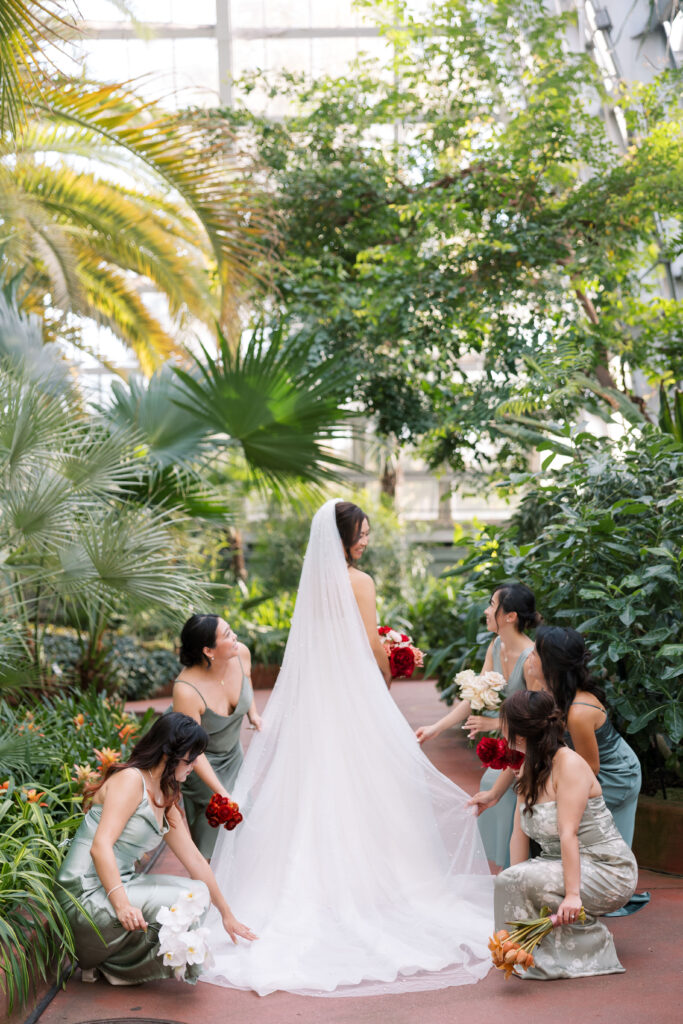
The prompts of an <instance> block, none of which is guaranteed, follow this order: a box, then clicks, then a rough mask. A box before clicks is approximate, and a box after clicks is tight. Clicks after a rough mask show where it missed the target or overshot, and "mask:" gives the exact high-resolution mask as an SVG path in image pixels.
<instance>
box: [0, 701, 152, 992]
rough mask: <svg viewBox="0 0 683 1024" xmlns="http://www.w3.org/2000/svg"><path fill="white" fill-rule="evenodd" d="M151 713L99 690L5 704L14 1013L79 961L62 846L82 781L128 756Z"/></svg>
mask: <svg viewBox="0 0 683 1024" xmlns="http://www.w3.org/2000/svg"><path fill="white" fill-rule="evenodd" d="M152 714H153V712H148V713H147V714H146V715H145V716H143V718H142V719H141V720H138V719H135V718H134V717H133V716H131V715H128V714H126V711H125V708H124V704H123V701H121V700H117V699H115V698H108V697H106V696H105V695H103V694H98V693H95V691H94V690H92V691H90V692H89V693H63V694H59V695H58V696H56V697H54V698H51V699H46V698H43V699H41V700H38V701H37V702H35V703H34V704H32V705H31V706H30V707H26V706H25V705H24V706H22V707H21V708H17V707H14V706H12V705H11V704H10V703H8V702H7V701H6V700H0V721H2V722H3V726H4V731H3V734H2V735H1V736H0V865H1V870H0V968H1V969H2V971H4V981H3V982H2V983H3V987H4V988H5V991H6V992H7V995H8V1000H9V1002H10V1009H11V1006H12V1005H13V1004H14V1003H15V1002H16V1001H17V1000H18V1001H19V1002H20V1003H22V1002H25V1001H26V1000H27V999H28V997H29V995H30V991H31V989H32V987H33V985H34V984H35V982H36V980H37V978H38V977H42V978H45V977H46V974H47V972H48V970H50V969H51V968H54V967H55V965H56V967H57V968H58V969H59V968H61V967H62V966H64V965H65V964H66V962H67V960H68V959H69V958H73V956H74V946H73V938H72V935H71V930H70V927H69V923H68V920H67V918H66V917H65V915H64V912H63V910H62V909H61V907H60V905H59V903H58V902H57V900H56V897H55V889H56V887H57V883H56V882H55V874H56V872H57V870H58V868H59V865H60V862H61V858H62V848H63V846H64V844H65V843H66V842H67V841H68V840H69V838H70V837H71V836H72V835H73V833H74V832H75V831H76V829H77V828H78V825H79V824H80V821H81V817H82V814H81V800H82V788H83V784H84V782H86V781H87V780H88V779H89V778H96V777H97V774H98V770H99V765H100V764H102V763H103V762H106V761H107V759H110V758H111V759H119V758H120V759H125V758H126V756H127V755H128V753H129V752H130V750H131V748H132V746H133V745H134V743H135V741H136V739H137V737H138V736H139V735H140V733H141V731H143V730H144V729H145V728H146V726H147V724H148V722H149V719H150V717H151V716H152Z"/></svg>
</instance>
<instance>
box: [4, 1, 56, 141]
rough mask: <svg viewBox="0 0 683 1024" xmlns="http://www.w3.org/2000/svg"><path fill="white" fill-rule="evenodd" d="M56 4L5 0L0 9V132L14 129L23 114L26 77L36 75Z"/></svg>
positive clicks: (52, 30) (52, 22) (52, 31)
mask: <svg viewBox="0 0 683 1024" xmlns="http://www.w3.org/2000/svg"><path fill="white" fill-rule="evenodd" d="M58 9H59V7H58V5H57V4H54V3H50V2H49V0H48V3H47V4H45V3H41V2H40V0H5V2H4V3H3V5H2V10H1V11H0V132H4V131H10V132H12V131H15V130H16V128H17V125H18V124H19V123H21V122H22V121H23V119H24V117H25V114H26V108H25V103H24V95H23V93H24V89H25V86H26V81H27V79H30V78H34V77H36V76H40V67H39V65H38V62H37V57H38V56H39V54H40V42H41V40H45V39H46V37H48V38H51V37H52V36H53V33H54V27H55V22H56V20H57V19H56V14H57V11H58Z"/></svg>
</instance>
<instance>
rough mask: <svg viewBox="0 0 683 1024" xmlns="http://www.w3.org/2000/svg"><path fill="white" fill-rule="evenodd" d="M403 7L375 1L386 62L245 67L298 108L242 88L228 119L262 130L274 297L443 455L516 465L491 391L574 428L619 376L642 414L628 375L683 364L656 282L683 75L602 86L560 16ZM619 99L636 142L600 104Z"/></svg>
mask: <svg viewBox="0 0 683 1024" xmlns="http://www.w3.org/2000/svg"><path fill="white" fill-rule="evenodd" d="M411 7H412V5H409V4H402V3H395V2H394V0H387V2H386V3H385V4H379V5H377V4H374V5H373V9H374V10H375V11H376V10H377V9H378V8H379V9H380V13H381V16H383V18H384V31H385V32H386V35H387V39H388V41H389V42H390V43H391V45H390V46H387V57H386V60H385V61H384V62H381V61H370V60H366V61H364V62H363V61H361V62H359V63H358V64H357V65H356V66H354V67H353V68H352V69H350V71H349V73H347V74H344V75H341V76H339V77H335V78H330V77H321V78H320V79H318V80H316V81H313V82H309V81H304V80H302V79H300V78H298V77H297V76H291V75H290V76H286V75H285V76H281V77H280V78H277V79H274V78H273V76H267V77H266V78H265V81H262V80H261V79H260V78H259V76H256V77H255V78H254V79H247V80H245V82H244V83H243V84H244V88H245V90H246V91H247V93H248V91H249V90H250V89H251V88H252V87H253V86H254V85H256V84H260V85H263V86H265V88H271V89H273V90H275V89H277V91H278V94H279V95H282V94H283V93H284V94H285V95H286V96H287V98H288V99H289V101H290V103H291V105H292V109H293V116H292V117H288V118H287V119H285V120H283V121H281V122H276V123H274V122H273V121H272V119H270V118H268V117H267V116H257V115H254V114H252V113H251V112H250V111H249V109H248V107H247V106H246V104H245V106H243V107H240V106H239V105H238V106H236V107H234V108H231V109H229V110H227V109H226V110H223V111H220V112H217V113H216V114H215V120H216V123H217V124H221V123H222V122H223V121H227V123H228V124H229V125H230V126H231V127H232V128H234V129H235V130H236V131H238V132H240V133H243V134H244V136H245V137H246V138H248V139H249V140H250V142H252V144H253V145H254V146H255V147H256V148H257V152H258V154H259V158H260V159H261V161H262V162H263V164H264V165H265V167H266V168H267V170H268V174H269V176H268V184H269V187H270V189H271V190H272V192H273V195H274V197H275V199H276V201H277V204H278V207H279V209H280V211H281V224H282V228H281V230H282V235H283V243H284V251H283V259H282V266H281V267H279V268H276V270H275V272H274V285H275V289H274V293H273V299H272V309H274V310H275V311H276V313H277V315H281V313H282V311H283V310H284V311H286V313H287V314H288V316H289V317H290V318H291V319H290V322H295V323H297V324H298V325H300V329H301V331H302V333H303V336H304V337H309V338H311V339H312V340H313V342H314V344H315V346H316V347H317V349H318V350H319V351H321V352H324V353H341V356H342V359H343V360H344V361H345V362H346V363H347V364H350V365H351V367H352V368H353V369H354V371H355V375H354V377H353V378H352V380H353V391H352V394H353V397H354V399H355V400H357V401H358V402H359V403H360V404H361V407H362V408H363V409H364V410H366V411H368V412H370V413H372V414H373V415H374V416H375V417H376V421H377V424H378V428H379V431H380V433H381V434H382V435H384V436H386V437H388V438H389V439H390V441H391V442H392V443H393V444H402V443H404V442H406V441H408V442H414V441H420V440H422V439H426V444H425V453H426V454H427V455H428V457H429V459H430V461H431V462H432V463H433V464H435V465H438V464H440V463H442V462H443V461H449V462H450V463H451V465H452V466H453V467H454V468H455V469H457V470H463V469H464V470H465V471H466V472H471V467H472V464H473V463H474V464H479V465H481V466H482V467H483V468H484V469H487V470H488V469H489V468H491V467H492V463H493V464H494V465H495V462H496V460H499V461H500V462H502V463H503V466H504V467H507V468H510V466H512V468H522V467H523V466H524V464H525V462H526V459H527V455H528V452H527V450H526V448H525V445H524V443H523V442H522V443H520V438H519V437H518V436H515V437H508V435H507V433H506V432H505V431H504V430H502V429H500V427H501V425H503V424H502V423H501V420H499V418H498V417H497V416H496V411H497V409H498V408H499V406H500V405H501V404H502V403H505V402H508V401H516V402H519V401H520V400H524V401H525V402H527V403H529V404H528V405H527V408H526V409H524V408H522V409H519V408H518V409H517V410H516V412H517V413H520V412H521V413H524V412H528V411H529V409H530V408H533V409H541V410H543V416H544V417H545V418H548V419H556V420H557V421H559V422H560V423H561V424H563V423H565V422H572V421H573V420H574V419H575V418H576V416H577V414H578V413H579V412H580V411H581V410H583V408H584V407H588V408H591V409H595V410H602V411H603V412H604V413H606V414H607V415H609V414H610V413H611V412H612V410H614V409H615V399H614V393H616V394H617V395H618V396H619V399H620V402H621V406H628V405H632V406H633V408H634V409H635V410H636V411H637V407H638V396H636V395H634V394H633V387H632V384H631V381H632V376H631V374H632V372H633V371H634V370H635V369H641V370H643V371H644V372H645V373H646V375H648V376H649V377H651V378H652V379H653V380H654V381H656V380H657V379H658V378H660V377H661V376H662V375H663V374H664V373H668V372H669V371H671V373H672V374H673V378H674V379H675V380H679V379H681V376H682V373H683V370H682V366H683V364H682V362H681V344H680V339H681V332H682V326H683V322H682V317H681V309H682V308H683V307H681V303H680V302H677V301H676V300H675V298H664V297H661V298H660V297H655V295H654V292H655V290H656V287H657V281H658V275H659V274H660V271H661V263H662V261H671V260H675V259H677V258H679V257H680V254H681V251H682V237H683V236H681V232H680V218H681V214H682V212H683V185H682V183H683V162H682V161H683V145H681V137H682V132H683V117H682V110H683V108H682V107H681V103H680V97H681V85H680V83H681V78H680V73H679V72H671V73H665V74H663V75H661V76H660V77H659V78H657V79H656V80H655V81H654V82H653V84H651V85H647V86H645V85H638V84H636V85H634V86H633V87H628V88H627V87H626V86H625V85H624V87H623V88H621V87H620V90H619V92H618V96H617V95H615V94H613V95H611V96H610V95H607V94H606V93H605V91H604V89H603V86H602V81H601V78H600V72H599V70H598V68H597V66H596V64H595V62H593V60H592V59H591V58H590V56H589V55H587V54H585V53H576V52H575V51H574V50H573V48H572V47H571V46H567V43H566V31H567V28H568V23H569V20H570V19H571V17H572V15H571V14H568V13H566V14H562V15H556V14H555V13H554V12H552V13H551V12H550V11H549V8H548V5H542V4H541V5H539V4H538V3H537V2H536V0H498V2H496V3H489V2H478V0H477V2H472V0H439V2H437V3H434V4H429V5H424V4H423V5H420V14H419V15H412V14H411ZM615 102H618V104H619V116H621V115H623V117H624V118H625V121H626V123H627V127H628V133H629V148H628V151H627V152H622V151H621V150H620V149H618V148H617V147H616V146H615V145H614V144H613V143H612V141H610V139H609V138H608V136H607V134H606V132H605V130H604V123H603V121H602V117H601V115H598V113H597V110H598V106H599V104H600V103H604V104H606V105H608V104H614V103H615ZM644 289H645V290H644ZM577 374H580V375H581V376H582V380H579V378H578V376H577ZM520 391H521V392H522V394H521V395H520ZM634 402H635V404H634ZM617 409H618V411H620V412H621V407H620V406H617Z"/></svg>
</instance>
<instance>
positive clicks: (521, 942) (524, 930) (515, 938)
mask: <svg viewBox="0 0 683 1024" xmlns="http://www.w3.org/2000/svg"><path fill="white" fill-rule="evenodd" d="M577 920H579V921H580V922H581V924H584V923H585V920H586V912H585V910H584V909H583V907H581V910H580V911H579V915H578V918H577ZM508 924H509V925H510V927H511V928H512V931H511V932H508V931H507V930H506V929H505V928H501V929H500V930H499V931H497V932H496V933H495V934H494V935H492V936H491V938H490V939H489V949H490V950H491V957H492V959H493V966H494V967H497V968H498V970H499V971H504V972H505V980H506V981H507V979H508V978H509V977H510V975H511V974H517V971H516V970H515V968H517V967H521V968H522V970H523V971H528V970H529V968H530V967H534V965H535V960H534V956H533V951H534V949H535V948H536V946H537V945H538V944H539V942H540V941H541V940H542V939H543V938H545V936H546V935H548V934H549V932H551V931H552V930H553V928H556V927H557V916H556V915H555V914H551V913H550V907H542V908H541V916H540V917H536V918H533V919H529V920H526V921H508Z"/></svg>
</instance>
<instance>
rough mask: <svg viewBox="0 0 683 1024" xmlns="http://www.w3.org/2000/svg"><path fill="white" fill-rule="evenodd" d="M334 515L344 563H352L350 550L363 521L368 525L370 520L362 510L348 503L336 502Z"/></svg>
mask: <svg viewBox="0 0 683 1024" xmlns="http://www.w3.org/2000/svg"><path fill="white" fill-rule="evenodd" d="M334 514H335V517H336V519H337V530H338V531H339V536H340V537H341V541H342V544H343V545H344V551H345V552H346V561H347V562H352V561H353V559H352V558H351V548H352V547H353V545H354V544H355V543H356V541H357V540H358V538H359V537H360V531H361V530H362V528H363V520H364V519H367V520H368V525H369V524H370V520H369V519H368V517H367V516H366V514H365V512H364V511H363V509H362V508H359V507H358V505H354V504H353V503H352V502H350V501H338V502H337V504H336V505H335V506H334Z"/></svg>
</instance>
